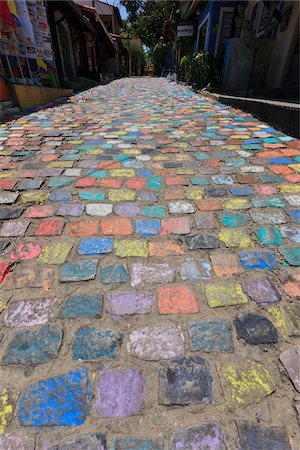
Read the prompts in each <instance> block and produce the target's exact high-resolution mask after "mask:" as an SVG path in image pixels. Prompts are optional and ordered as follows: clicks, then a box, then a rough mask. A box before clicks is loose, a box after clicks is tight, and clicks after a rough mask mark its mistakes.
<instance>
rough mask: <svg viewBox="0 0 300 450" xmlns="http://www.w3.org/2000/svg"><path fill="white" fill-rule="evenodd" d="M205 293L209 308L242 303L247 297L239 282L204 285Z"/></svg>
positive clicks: (246, 300) (245, 301)
mask: <svg viewBox="0 0 300 450" xmlns="http://www.w3.org/2000/svg"><path fill="white" fill-rule="evenodd" d="M205 293H206V298H207V303H208V305H209V306H210V307H211V308H218V307H219V306H232V305H242V304H244V303H247V302H248V298H247V296H246V294H245V293H244V292H243V289H242V286H241V285H240V284H232V285H231V286H225V285H206V286H205Z"/></svg>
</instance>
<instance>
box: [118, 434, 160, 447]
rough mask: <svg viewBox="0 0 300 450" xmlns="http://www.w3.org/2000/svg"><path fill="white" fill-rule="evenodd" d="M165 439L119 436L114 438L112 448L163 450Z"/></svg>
mask: <svg viewBox="0 0 300 450" xmlns="http://www.w3.org/2000/svg"><path fill="white" fill-rule="evenodd" d="M163 449H164V442H163V439H159V438H157V439H147V438H138V437H133V436H128V437H117V438H116V439H114V438H113V440H112V448H111V450H163Z"/></svg>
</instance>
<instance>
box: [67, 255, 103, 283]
mask: <svg viewBox="0 0 300 450" xmlns="http://www.w3.org/2000/svg"><path fill="white" fill-rule="evenodd" d="M97 265H98V260H97V259H86V260H84V261H80V262H78V263H70V264H64V265H63V266H62V268H61V271H60V274H59V281H61V282H64V281H86V280H93V279H94V278H95V276H96V271H97Z"/></svg>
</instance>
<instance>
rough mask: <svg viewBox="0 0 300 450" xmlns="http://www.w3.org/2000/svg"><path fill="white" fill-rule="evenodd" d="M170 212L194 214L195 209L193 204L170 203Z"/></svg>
mask: <svg viewBox="0 0 300 450" xmlns="http://www.w3.org/2000/svg"><path fill="white" fill-rule="evenodd" d="M169 211H170V214H192V213H194V212H195V207H194V205H193V204H192V203H189V202H185V201H184V200H179V201H177V202H170V203H169Z"/></svg>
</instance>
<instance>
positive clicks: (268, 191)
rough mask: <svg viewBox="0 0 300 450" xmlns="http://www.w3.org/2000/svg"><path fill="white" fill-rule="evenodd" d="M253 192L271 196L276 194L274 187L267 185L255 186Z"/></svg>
mask: <svg viewBox="0 0 300 450" xmlns="http://www.w3.org/2000/svg"><path fill="white" fill-rule="evenodd" d="M255 190H256V192H257V193H258V194H261V195H272V194H275V193H276V192H277V190H276V187H275V186H271V185H269V184H258V185H257V186H255Z"/></svg>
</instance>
